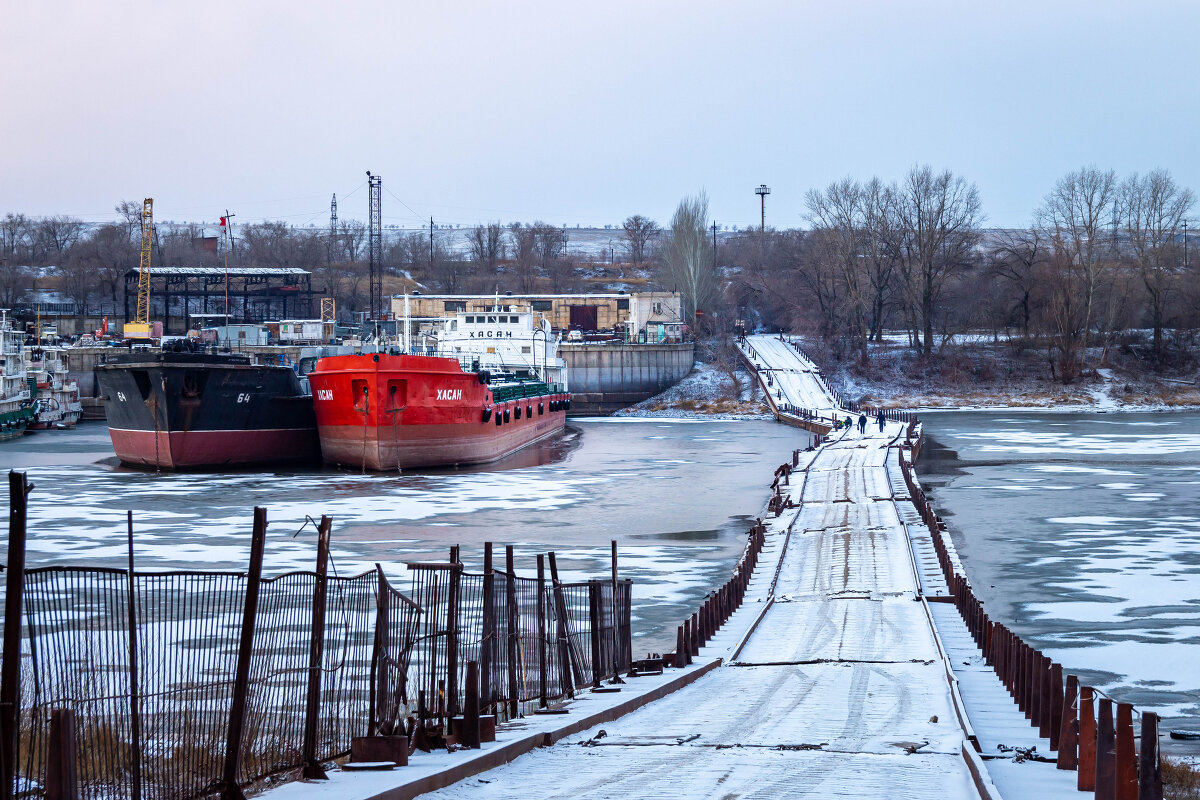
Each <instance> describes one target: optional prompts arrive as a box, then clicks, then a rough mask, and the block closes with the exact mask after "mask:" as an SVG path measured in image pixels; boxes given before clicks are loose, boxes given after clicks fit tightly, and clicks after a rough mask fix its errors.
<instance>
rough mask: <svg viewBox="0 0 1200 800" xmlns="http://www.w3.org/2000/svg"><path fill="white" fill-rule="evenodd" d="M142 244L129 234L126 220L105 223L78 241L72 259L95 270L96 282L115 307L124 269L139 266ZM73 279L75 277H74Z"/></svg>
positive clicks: (126, 270)
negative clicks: (140, 245) (135, 241)
mask: <svg viewBox="0 0 1200 800" xmlns="http://www.w3.org/2000/svg"><path fill="white" fill-rule="evenodd" d="M138 251H139V245H138V244H135V243H134V241H133V240H132V239H131V238H130V237H129V234H128V232H127V229H126V227H125V226H124V225H123V224H120V223H117V224H111V225H102V226H101V227H99V228H97V229H96V230H95V232H93V233H92V235H91V236H89V237H88V238H86V239H83V240H81V241H80V242H79V243H78V244H77V245H75V248H74V250H73V251H72V253H71V256H72V260H73V261H74V262H77V263H78V264H80V265H82V266H83V267H86V268H87V269H90V270H92V271H93V272H94V273H95V278H96V284H97V285H98V287H100V288H103V289H104V293H105V294H106V295H107V296H108V299H109V300H111V301H112V303H113V306H114V307H115V306H116V304H117V302H118V300H119V298H118V296H117V293H118V290H119V289H120V288H121V286H122V285H123V279H124V276H125V273H126V272H128V271H129V270H131V269H137V267H138ZM72 280H74V278H72Z"/></svg>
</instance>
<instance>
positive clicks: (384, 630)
mask: <svg viewBox="0 0 1200 800" xmlns="http://www.w3.org/2000/svg"><path fill="white" fill-rule="evenodd" d="M375 574H376V576H378V580H379V588H378V589H376V594H375V646H374V648H373V649H372V652H371V689H370V708H369V711H368V714H367V716H368V720H367V736H379V735H381V733H382V730H381V729H382V727H383V726H382V724H381V723H382V721H383V720H382V719H381V718H382V716H383V712H382V709H381V708H380V706H381V705H382V704H383V702H384V698H385V697H386V696H387V670H388V649H389V645H390V639H391V633H390V631H391V628H390V626H391V621H390V617H391V609H390V606H391V596H390V594H389V591H390V589H389V584H388V580H387V576H385V575H384V574H383V567H382V566H380V565H379V564H376V565H375ZM389 728H390V725H389ZM391 732H392V731H391V730H388V731H387V732H386V733H391Z"/></svg>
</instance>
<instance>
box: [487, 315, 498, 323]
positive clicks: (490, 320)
mask: <svg viewBox="0 0 1200 800" xmlns="http://www.w3.org/2000/svg"><path fill="white" fill-rule="evenodd" d="M487 321H488V322H490V323H492V324H493V325H494V324H496V317H495V316H494V315H493V316H490V317H488V318H487Z"/></svg>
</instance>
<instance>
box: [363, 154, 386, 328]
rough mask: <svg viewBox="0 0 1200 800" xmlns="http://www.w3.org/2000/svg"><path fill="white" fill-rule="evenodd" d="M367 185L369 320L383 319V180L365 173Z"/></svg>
mask: <svg viewBox="0 0 1200 800" xmlns="http://www.w3.org/2000/svg"><path fill="white" fill-rule="evenodd" d="M367 182H368V185H369V191H368V196H369V200H368V203H369V205H370V225H369V227H368V237H367V238H368V242H369V251H370V299H369V300H368V309H367V310H368V314H369V318H370V319H383V318H384V315H385V311H384V309H383V267H382V265H381V264H380V263H379V262H380V257H381V256H382V255H383V210H382V201H383V178H382V176H379V175H372V174H371V172H370V170H368V171H367Z"/></svg>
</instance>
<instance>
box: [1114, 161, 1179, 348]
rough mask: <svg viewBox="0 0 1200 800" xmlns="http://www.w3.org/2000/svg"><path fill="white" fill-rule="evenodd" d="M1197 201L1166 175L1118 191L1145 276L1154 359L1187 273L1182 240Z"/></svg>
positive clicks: (1134, 179)
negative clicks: (1169, 306)
mask: <svg viewBox="0 0 1200 800" xmlns="http://www.w3.org/2000/svg"><path fill="white" fill-rule="evenodd" d="M1195 202H1196V196H1195V195H1194V194H1193V193H1192V190H1191V189H1185V188H1183V187H1181V186H1179V185H1178V184H1177V183H1175V180H1174V179H1173V178H1172V177H1171V175H1170V173H1168V172H1167V171H1166V170H1162V169H1156V170H1154V171H1152V172H1149V173H1147V174H1146V175H1144V176H1139V175H1138V174H1136V173H1134V174H1133V175H1130V176H1129V177H1128V178H1126V179H1125V180H1124V181H1123V182H1122V183H1121V186H1120V188H1119V190H1118V200H1117V203H1118V207H1119V209H1120V216H1121V220H1122V227H1123V229H1124V233H1125V237H1126V239H1127V240H1128V243H1129V249H1130V251H1131V253H1132V256H1133V260H1134V262H1135V263H1136V264H1137V267H1138V270H1139V271H1140V273H1141V278H1142V283H1143V285H1144V286H1145V287H1146V297H1147V299H1148V300H1149V303H1150V309H1149V311H1150V321H1151V325H1152V327H1153V328H1154V356H1155V359H1156V360H1157V361H1159V362H1161V361H1162V358H1163V316H1164V308H1165V306H1166V302H1167V300H1168V298H1169V296H1170V294H1171V293H1172V291H1173V290H1174V288H1175V279H1176V276H1177V275H1179V273H1180V272H1181V271H1182V269H1183V259H1182V257H1181V255H1182V254H1181V253H1180V252H1179V251H1180V248H1179V234H1180V229H1181V228H1182V227H1183V221H1184V219H1186V218H1187V215H1188V213H1189V212H1190V211H1191V209H1192V206H1193V205H1195Z"/></svg>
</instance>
